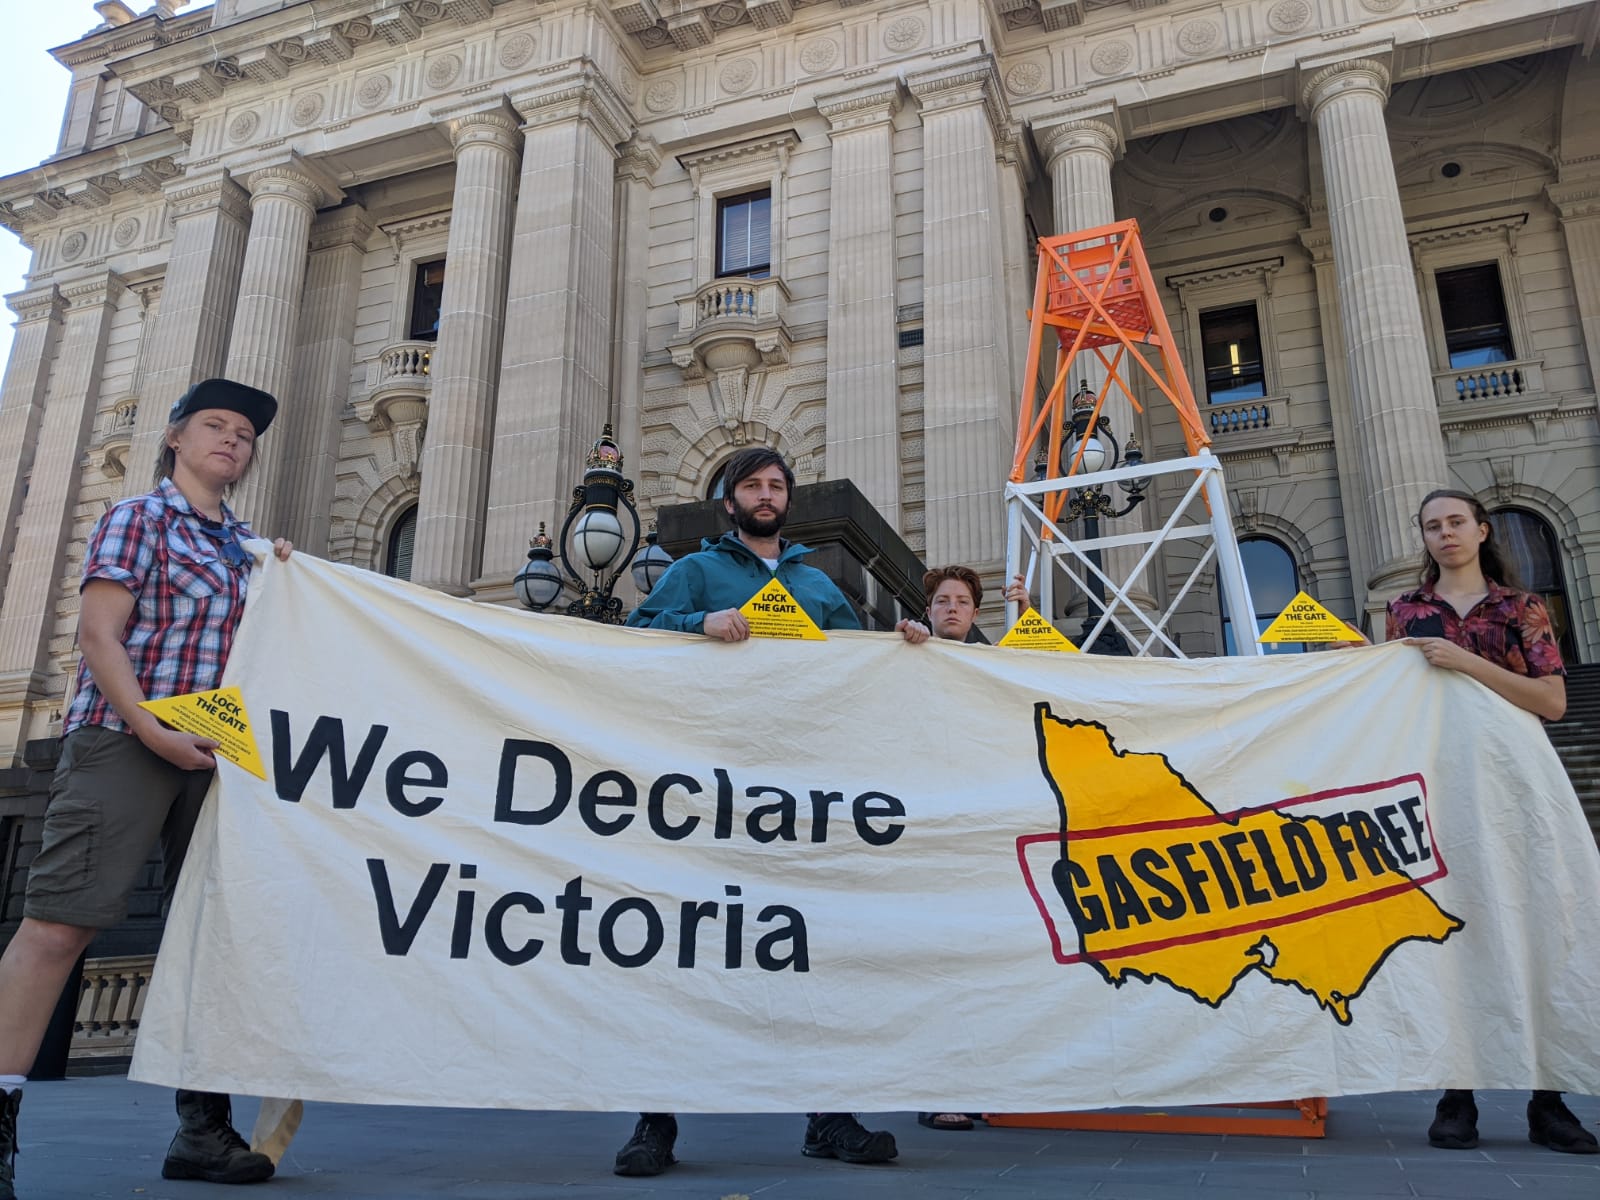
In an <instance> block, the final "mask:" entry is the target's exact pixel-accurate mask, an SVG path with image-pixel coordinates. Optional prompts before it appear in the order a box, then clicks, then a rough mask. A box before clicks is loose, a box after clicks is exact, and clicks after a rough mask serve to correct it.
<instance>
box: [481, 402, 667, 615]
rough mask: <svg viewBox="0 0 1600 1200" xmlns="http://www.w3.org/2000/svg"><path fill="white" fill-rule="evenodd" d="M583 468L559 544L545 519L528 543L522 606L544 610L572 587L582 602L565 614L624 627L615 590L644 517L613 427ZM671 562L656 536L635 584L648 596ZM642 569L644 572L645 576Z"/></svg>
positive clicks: (519, 585)
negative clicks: (624, 517) (626, 526)
mask: <svg viewBox="0 0 1600 1200" xmlns="http://www.w3.org/2000/svg"><path fill="white" fill-rule="evenodd" d="M585 465H586V467H587V470H585V471H584V473H583V482H582V483H580V484H579V485H578V486H577V487H575V488H573V489H572V507H571V508H569V509H568V510H567V519H566V522H565V524H563V525H562V526H561V537H560V539H559V541H556V542H552V541H551V539H550V537H549V535H547V534H546V533H545V530H544V522H543V521H541V522H540V523H539V532H538V534H537V536H535V537H534V539H533V540H532V541H531V542H529V543H528V562H527V564H526V565H525V566H524V567H523V568H522V570H521V571H519V572H518V573H517V577H516V579H515V581H514V582H513V587H514V588H515V589H516V593H517V599H518V600H520V601H522V603H523V604H524V605H525V606H527V607H528V608H531V609H535V610H537V611H539V612H543V611H545V610H546V609H547V608H549V607H550V606H551V605H552V604H554V603H555V602H556V600H557V598H558V597H559V596H560V595H561V591H562V588H563V587H564V586H565V585H566V584H568V583H569V582H570V583H571V585H572V586H573V588H574V589H575V590H576V591H577V593H578V598H577V599H576V600H574V601H573V602H572V603H571V604H569V605H568V606H567V615H568V616H573V617H582V618H584V620H587V621H599V622H602V623H603V624H606V625H620V624H622V621H623V612H622V601H621V600H619V599H618V598H617V597H615V596H613V595H612V594H611V593H612V590H613V589H614V588H615V587H616V586H617V580H619V579H620V578H622V573H623V571H625V570H627V569H628V564H629V563H630V562H633V558H634V555H635V554H636V553H637V552H638V549H639V512H638V510H637V509H635V508H634V506H633V480H631V479H627V478H625V477H624V476H623V474H622V451H621V450H620V449H618V447H617V443H616V441H615V439H614V438H613V437H612V435H611V426H610V425H607V426H606V427H605V430H604V431H603V432H602V433H601V434H600V440H599V441H597V442H595V444H594V448H593V449H591V450H590V451H589V456H588V458H587V459H586V460H585ZM619 506H620V507H621V508H623V509H626V510H627V513H628V518H629V520H630V521H631V522H632V524H633V531H632V535H631V538H630V536H629V534H628V532H627V531H626V530H624V528H623V525H622V520H621V518H620V517H619V516H618V508H619ZM624 545H626V547H627V551H626V553H624V552H623V547H624ZM558 556H559V559H560V562H559V564H558V563H557V561H556V560H557V557H558ZM574 559H576V560H577V564H578V565H577V566H576V567H575V566H574V565H573V560H574ZM663 559H664V560H665V562H662V560H663ZM671 563H672V558H671V556H670V555H668V554H667V552H666V551H665V550H663V549H661V547H659V546H657V545H656V544H655V534H654V533H652V534H651V535H650V545H649V547H648V548H647V549H646V551H645V553H644V555H642V556H641V561H640V563H638V564H635V566H634V576H633V577H634V581H635V582H636V583H638V584H639V586H640V588H641V589H642V590H644V591H647V592H648V591H649V587H646V586H645V584H646V583H647V582H648V584H649V586H650V587H654V586H655V581H656V580H657V579H659V578H660V577H661V573H662V572H663V571H665V570H666V568H667V566H670V565H671ZM641 566H645V567H646V570H645V571H643V572H641V571H640V567H641ZM580 568H581V570H580ZM657 568H659V569H657ZM652 571H654V574H652V573H651V572H652Z"/></svg>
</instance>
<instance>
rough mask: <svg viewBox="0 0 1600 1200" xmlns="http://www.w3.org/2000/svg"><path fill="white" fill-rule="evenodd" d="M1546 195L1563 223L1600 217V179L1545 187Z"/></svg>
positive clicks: (1574, 181)
mask: <svg viewBox="0 0 1600 1200" xmlns="http://www.w3.org/2000/svg"><path fill="white" fill-rule="evenodd" d="M1544 194H1545V195H1546V196H1548V197H1549V198H1550V203H1551V204H1553V205H1555V209H1556V212H1557V214H1559V215H1560V217H1561V219H1562V220H1563V221H1576V220H1582V219H1583V218H1585V217H1600V177H1597V178H1594V179H1574V180H1572V181H1570V182H1564V183H1549V184H1546V185H1545V189H1544Z"/></svg>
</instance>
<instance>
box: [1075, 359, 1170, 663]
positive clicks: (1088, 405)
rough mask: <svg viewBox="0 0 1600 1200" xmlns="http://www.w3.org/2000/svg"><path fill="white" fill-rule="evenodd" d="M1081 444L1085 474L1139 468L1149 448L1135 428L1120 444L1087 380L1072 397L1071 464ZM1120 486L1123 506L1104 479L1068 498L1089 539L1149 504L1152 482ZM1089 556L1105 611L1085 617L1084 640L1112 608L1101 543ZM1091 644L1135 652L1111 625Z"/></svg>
mask: <svg viewBox="0 0 1600 1200" xmlns="http://www.w3.org/2000/svg"><path fill="white" fill-rule="evenodd" d="M1080 446H1081V447H1082V449H1083V458H1082V463H1081V465H1082V468H1083V469H1082V473H1083V474H1085V475H1092V474H1094V473H1095V472H1097V471H1111V470H1115V469H1116V468H1117V466H1118V465H1119V464H1121V465H1124V466H1129V467H1137V466H1140V465H1142V464H1143V463H1144V449H1143V447H1141V446H1140V445H1139V439H1138V438H1136V437H1134V436H1133V435H1132V434H1131V433H1130V434H1129V435H1128V440H1127V442H1126V444H1125V445H1124V446H1122V447H1121V448H1120V449H1119V447H1118V446H1117V439H1116V437H1115V436H1113V434H1112V432H1111V426H1110V425H1109V424H1108V423H1107V422H1106V421H1105V420H1104V419H1096V417H1095V413H1094V393H1092V392H1091V391H1090V390H1089V384H1088V381H1087V380H1085V381H1083V382H1081V383H1079V384H1078V391H1077V394H1076V395H1074V396H1073V397H1072V431H1071V433H1070V434H1068V442H1067V446H1066V448H1065V450H1064V451H1063V452H1062V453H1063V457H1064V460H1065V461H1066V462H1069V463H1071V462H1075V461H1078V450H1079V447H1080ZM1117 486H1118V487H1120V488H1121V489H1122V490H1123V491H1124V492H1125V493H1126V494H1127V497H1128V502H1127V503H1126V504H1125V505H1123V506H1122V507H1121V508H1118V507H1117V505H1116V501H1115V500H1113V499H1112V498H1111V497H1110V496H1108V495H1107V494H1106V492H1105V489H1104V488H1102V487H1101V486H1100V485H1099V484H1093V485H1091V486H1089V487H1077V488H1073V489H1072V491H1071V494H1070V495H1069V496H1068V498H1067V508H1066V515H1067V519H1068V520H1077V519H1081V520H1082V521H1083V533H1084V538H1083V540H1084V541H1086V542H1092V541H1094V540H1095V539H1096V538H1098V537H1099V536H1100V518H1101V517H1125V516H1127V515H1128V514H1129V513H1131V512H1132V511H1133V510H1134V509H1136V508H1138V507H1139V505H1141V504H1143V503H1144V502H1145V499H1146V496H1145V488H1146V487H1147V486H1149V481H1148V480H1144V479H1124V480H1122V481H1121V482H1120V483H1118V484H1117ZM1085 556H1086V557H1087V558H1088V559H1089V561H1090V562H1092V563H1093V564H1094V566H1095V569H1094V570H1093V571H1090V572H1089V595H1091V596H1092V597H1094V599H1095V602H1096V603H1097V604H1098V605H1099V610H1098V611H1091V612H1090V613H1089V615H1088V616H1086V617H1085V618H1084V619H1083V626H1082V628H1081V629H1080V630H1079V633H1078V644H1079V645H1082V644H1083V643H1084V642H1086V641H1087V640H1088V638H1089V635H1090V633H1092V632H1093V630H1094V627H1095V624H1096V622H1097V621H1098V619H1099V614H1100V613H1101V612H1104V611H1105V607H1106V585H1105V583H1104V581H1103V580H1101V578H1100V574H1099V572H1100V570H1101V565H1102V564H1101V558H1100V548H1099V547H1098V546H1096V547H1094V548H1092V549H1090V550H1088V551H1086V553H1085ZM1088 649H1089V652H1090V653H1091V654H1116V655H1128V654H1131V653H1132V650H1131V649H1129V647H1128V642H1127V639H1126V638H1124V637H1123V636H1122V633H1121V631H1120V630H1118V629H1117V628H1116V627H1115V626H1113V625H1109V624H1108V625H1107V626H1106V627H1105V628H1104V629H1103V630H1101V632H1100V636H1099V637H1097V638H1095V640H1094V645H1092V646H1090V647H1089V648H1088Z"/></svg>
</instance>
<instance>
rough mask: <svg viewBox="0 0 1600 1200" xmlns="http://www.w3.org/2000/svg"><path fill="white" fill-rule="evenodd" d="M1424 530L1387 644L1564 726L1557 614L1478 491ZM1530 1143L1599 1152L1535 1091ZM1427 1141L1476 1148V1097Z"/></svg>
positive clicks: (1456, 1097)
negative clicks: (1509, 556)
mask: <svg viewBox="0 0 1600 1200" xmlns="http://www.w3.org/2000/svg"><path fill="white" fill-rule="evenodd" d="M1417 524H1418V525H1419V526H1420V527H1421V529H1422V542H1423V546H1424V547H1425V549H1424V553H1423V559H1422V581H1421V582H1422V586H1421V587H1419V588H1417V589H1416V590H1415V591H1410V592H1406V593H1404V594H1402V595H1400V596H1397V597H1396V598H1395V599H1393V600H1391V601H1390V602H1389V614H1388V636H1387V640H1388V641H1395V640H1397V639H1404V641H1405V643H1406V644H1407V645H1408V646H1416V647H1418V648H1419V649H1421V651H1422V653H1423V655H1424V656H1425V657H1426V658H1427V660H1428V662H1429V663H1430V664H1431V665H1433V666H1435V667H1441V668H1443V669H1444V670H1447V671H1460V672H1461V673H1462V674H1463V675H1470V676H1471V677H1472V678H1473V679H1476V680H1477V681H1478V682H1479V683H1482V684H1483V685H1484V686H1486V687H1488V688H1489V689H1491V690H1492V691H1494V692H1496V693H1497V694H1499V695H1501V696H1503V697H1505V698H1506V699H1507V700H1509V701H1511V703H1513V704H1515V705H1516V706H1517V707H1518V708H1523V709H1526V710H1527V711H1529V712H1531V713H1535V714H1537V715H1538V716H1540V717H1543V718H1544V719H1545V720H1547V721H1559V720H1560V719H1561V716H1562V714H1563V713H1565V712H1566V711H1567V683H1566V674H1567V672H1566V668H1565V667H1564V666H1562V664H1561V650H1560V648H1559V647H1558V646H1557V645H1556V640H1555V637H1554V635H1553V634H1552V632H1551V629H1550V613H1549V610H1547V609H1546V608H1545V606H1544V601H1543V600H1541V599H1540V598H1539V597H1538V596H1535V595H1533V594H1532V593H1530V592H1524V591H1522V590H1521V589H1520V588H1518V587H1517V582H1516V578H1515V575H1514V573H1513V572H1512V570H1511V569H1510V567H1509V564H1507V562H1506V561H1505V558H1504V557H1503V555H1502V553H1501V550H1500V547H1499V546H1498V545H1497V544H1496V543H1495V538H1494V527H1493V526H1492V525H1490V524H1489V514H1488V513H1487V512H1486V511H1485V510H1484V507H1483V505H1482V504H1480V503H1479V502H1478V499H1477V497H1475V496H1473V495H1472V494H1471V493H1470V492H1457V491H1450V490H1441V491H1436V492H1430V493H1429V494H1428V495H1427V496H1426V497H1425V498H1424V499H1423V501H1422V507H1421V508H1420V509H1419V510H1418V512H1417ZM1528 1138H1529V1140H1530V1141H1533V1142H1535V1143H1537V1144H1538V1145H1541V1146H1548V1147H1550V1149H1552V1150H1559V1151H1562V1152H1563V1153H1567V1154H1594V1153H1595V1152H1596V1151H1597V1150H1600V1144H1597V1143H1596V1141H1595V1137H1594V1135H1593V1134H1592V1133H1590V1132H1589V1131H1588V1130H1586V1129H1584V1127H1583V1126H1582V1125H1581V1124H1580V1123H1579V1121H1578V1118H1577V1117H1575V1116H1574V1115H1573V1114H1572V1111H1571V1110H1570V1109H1569V1108H1567V1106H1566V1105H1565V1104H1563V1103H1562V1102H1561V1093H1559V1092H1534V1093H1533V1097H1532V1099H1530V1100H1529V1101H1528ZM1428 1142H1429V1144H1430V1145H1433V1146H1438V1147H1440V1148H1441V1149H1445V1150H1470V1149H1472V1148H1473V1147H1474V1146H1476V1145H1477V1144H1478V1106H1477V1103H1476V1102H1475V1101H1474V1099H1473V1096H1472V1093H1471V1092H1470V1091H1467V1090H1459V1089H1452V1090H1450V1091H1447V1092H1445V1094H1444V1096H1443V1098H1442V1099H1440V1101H1439V1107H1438V1111H1437V1112H1436V1114H1435V1116H1434V1121H1433V1124H1432V1125H1431V1126H1429V1128H1428Z"/></svg>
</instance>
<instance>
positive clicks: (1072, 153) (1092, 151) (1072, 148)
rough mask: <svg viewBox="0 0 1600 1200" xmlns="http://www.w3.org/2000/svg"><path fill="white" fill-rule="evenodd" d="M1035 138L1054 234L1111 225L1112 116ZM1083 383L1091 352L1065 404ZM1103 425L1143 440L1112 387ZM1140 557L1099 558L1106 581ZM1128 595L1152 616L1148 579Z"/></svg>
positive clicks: (1131, 517)
mask: <svg viewBox="0 0 1600 1200" xmlns="http://www.w3.org/2000/svg"><path fill="white" fill-rule="evenodd" d="M1034 137H1035V138H1036V139H1037V141H1038V144H1039V147H1040V150H1041V152H1042V153H1043V154H1044V157H1045V161H1046V163H1047V164H1048V167H1049V172H1050V188H1051V195H1052V201H1053V212H1052V215H1053V216H1054V218H1055V224H1056V233H1058V234H1061V233H1073V232H1076V231H1077V230H1080V229H1094V228H1096V227H1097V226H1100V225H1109V224H1111V223H1112V222H1113V221H1115V220H1116V219H1117V214H1116V207H1115V203H1114V201H1113V198H1112V192H1111V167H1112V164H1113V163H1115V162H1116V161H1117V160H1118V159H1119V158H1121V157H1122V154H1123V149H1124V146H1123V142H1122V133H1121V131H1120V130H1119V128H1118V126H1117V119H1116V115H1115V114H1114V113H1112V112H1110V111H1107V110H1101V111H1096V112H1089V113H1082V114H1074V115H1072V116H1070V117H1067V118H1065V119H1062V120H1057V121H1054V122H1049V123H1044V124H1039V125H1035V126H1034ZM1158 299H1159V298H1158ZM1045 350H1046V353H1045V354H1044V355H1041V359H1042V360H1043V361H1044V362H1046V363H1051V364H1053V362H1054V357H1053V352H1052V351H1051V348H1050V347H1049V346H1046V347H1045ZM1050 369H1053V368H1047V373H1048V370H1050ZM1121 373H1122V378H1123V379H1124V380H1125V381H1126V382H1127V383H1128V384H1129V385H1130V386H1131V387H1133V388H1134V389H1135V390H1137V389H1138V387H1139V383H1138V380H1139V378H1140V375H1141V373H1142V372H1141V369H1140V368H1139V366H1138V365H1137V364H1136V363H1134V362H1132V361H1131V360H1130V359H1128V358H1127V357H1126V356H1124V358H1123V364H1122V368H1121ZM1080 381H1082V382H1086V383H1088V385H1089V388H1090V390H1091V391H1093V392H1094V393H1095V394H1096V395H1098V394H1099V392H1100V389H1101V388H1102V387H1104V386H1105V381H1106V370H1105V368H1104V367H1102V366H1101V365H1100V360H1099V359H1097V358H1095V357H1094V355H1093V353H1092V352H1090V353H1087V354H1084V353H1080V354H1079V355H1078V357H1077V358H1076V359H1075V360H1074V363H1073V366H1072V368H1071V378H1070V380H1069V382H1068V384H1067V395H1068V397H1069V404H1070V397H1071V396H1072V394H1073V393H1075V392H1076V391H1077V390H1078V384H1079V382H1080ZM1160 403H1163V404H1165V403H1166V400H1165V398H1162V399H1161V400H1160ZM1069 415H1070V414H1069ZM1100 419H1101V420H1102V421H1104V422H1105V423H1106V425H1107V427H1108V428H1109V429H1110V430H1111V433H1112V435H1113V436H1114V437H1115V438H1116V439H1117V444H1118V445H1119V446H1120V445H1125V444H1126V443H1127V440H1128V435H1129V434H1130V433H1131V434H1135V435H1136V436H1137V435H1140V433H1141V431H1140V428H1139V418H1138V416H1137V414H1135V412H1134V410H1133V405H1132V404H1130V403H1129V402H1128V398H1127V397H1126V396H1124V395H1123V394H1122V390H1121V389H1120V388H1117V387H1113V388H1112V389H1111V392H1110V393H1109V394H1108V395H1107V396H1106V400H1105V403H1104V404H1103V405H1102V406H1101V408H1100ZM1145 440H1146V439H1145V438H1144V437H1142V436H1141V437H1140V441H1142V442H1143V441H1145ZM1146 444H1148V443H1146ZM1112 496H1113V497H1114V498H1117V499H1120V496H1119V495H1118V493H1117V492H1116V489H1112ZM1149 518H1150V513H1149V512H1148V510H1147V509H1146V508H1144V507H1140V508H1136V509H1134V510H1133V511H1132V512H1131V513H1129V514H1128V515H1127V516H1125V517H1120V518H1118V519H1117V520H1116V521H1113V522H1106V521H1102V522H1101V532H1102V534H1112V533H1133V532H1136V531H1138V530H1142V529H1148V528H1149V527H1150V526H1149V524H1148V522H1149ZM1142 554H1143V548H1142V547H1132V546H1130V547H1126V548H1118V549H1112V550H1105V551H1102V552H1101V555H1100V557H1101V562H1102V565H1103V568H1104V570H1105V572H1106V574H1107V575H1109V576H1110V577H1111V578H1112V579H1113V580H1114V581H1116V582H1117V583H1118V584H1121V583H1123V582H1124V581H1125V580H1126V579H1127V578H1128V575H1129V573H1130V572H1131V571H1132V570H1133V568H1134V565H1135V564H1136V563H1137V562H1138V561H1139V558H1140V557H1141V555H1142ZM1058 583H1060V584H1063V585H1064V583H1065V580H1064V579H1063V580H1060V581H1058ZM1068 594H1070V593H1069V589H1067V588H1066V587H1065V586H1058V587H1057V589H1056V598H1057V600H1058V602H1059V601H1060V600H1062V599H1065V598H1066V596H1067V595H1068ZM1130 594H1131V595H1132V597H1133V598H1134V600H1135V601H1136V602H1137V603H1138V604H1139V606H1140V608H1141V609H1142V610H1143V611H1145V612H1149V611H1150V609H1151V604H1152V600H1151V596H1150V587H1149V579H1148V576H1147V575H1145V574H1141V575H1140V576H1139V578H1138V579H1137V580H1135V581H1134V582H1133V587H1132V589H1131V593H1130ZM1086 604H1087V602H1086V601H1084V600H1082V599H1074V600H1073V602H1072V605H1071V607H1072V608H1073V610H1074V611H1082V610H1084V609H1085V607H1086ZM1096 611H1098V610H1096ZM1116 615H1117V616H1118V617H1120V618H1121V620H1122V622H1123V624H1124V625H1126V626H1127V627H1128V628H1129V629H1130V630H1132V632H1133V633H1135V634H1140V633H1143V632H1146V627H1145V626H1144V625H1143V624H1142V623H1141V622H1139V621H1138V620H1137V619H1135V618H1133V617H1131V616H1129V614H1128V613H1127V612H1126V611H1125V610H1123V611H1119V612H1118V613H1117V614H1116Z"/></svg>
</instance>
